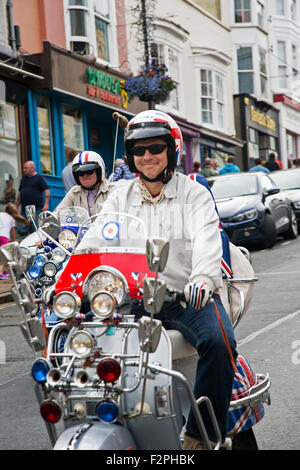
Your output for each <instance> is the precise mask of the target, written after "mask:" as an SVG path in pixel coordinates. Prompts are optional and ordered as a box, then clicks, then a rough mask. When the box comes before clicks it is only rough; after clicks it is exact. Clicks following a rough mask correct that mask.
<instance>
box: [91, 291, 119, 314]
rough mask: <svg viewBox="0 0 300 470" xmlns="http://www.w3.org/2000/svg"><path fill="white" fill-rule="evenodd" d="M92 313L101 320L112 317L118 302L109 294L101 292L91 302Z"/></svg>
mask: <svg viewBox="0 0 300 470" xmlns="http://www.w3.org/2000/svg"><path fill="white" fill-rule="evenodd" d="M91 308H92V312H93V313H94V314H95V315H96V316H97V317H99V318H102V320H103V319H105V318H108V317H110V316H111V315H112V314H113V312H114V310H115V308H116V301H115V299H114V297H113V295H111V294H110V293H108V292H99V294H96V295H95V296H94V297H93V299H92V301H91Z"/></svg>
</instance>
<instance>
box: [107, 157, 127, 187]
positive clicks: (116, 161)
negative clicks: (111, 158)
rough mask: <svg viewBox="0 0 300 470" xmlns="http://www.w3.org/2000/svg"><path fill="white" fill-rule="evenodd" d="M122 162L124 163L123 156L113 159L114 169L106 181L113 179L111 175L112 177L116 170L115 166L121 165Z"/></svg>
mask: <svg viewBox="0 0 300 470" xmlns="http://www.w3.org/2000/svg"><path fill="white" fill-rule="evenodd" d="M123 163H124V160H123V158H117V159H116V160H115V164H114V171H113V172H112V173H111V174H110V175H109V178H108V181H112V180H113V177H114V175H115V171H116V170H117V168H119V166H121V165H123Z"/></svg>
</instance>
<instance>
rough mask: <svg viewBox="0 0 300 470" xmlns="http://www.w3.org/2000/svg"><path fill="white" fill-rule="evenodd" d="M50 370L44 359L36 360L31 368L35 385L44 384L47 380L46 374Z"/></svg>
mask: <svg viewBox="0 0 300 470" xmlns="http://www.w3.org/2000/svg"><path fill="white" fill-rule="evenodd" d="M49 370H50V366H49V364H48V362H47V361H46V359H42V358H41V359H37V360H36V361H35V362H34V363H33V364H32V368H31V373H32V377H33V378H34V380H35V381H36V382H37V383H44V382H46V380H47V374H48V372H49Z"/></svg>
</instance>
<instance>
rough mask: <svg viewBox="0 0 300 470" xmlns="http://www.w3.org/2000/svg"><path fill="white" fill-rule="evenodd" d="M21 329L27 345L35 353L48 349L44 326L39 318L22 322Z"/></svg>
mask: <svg viewBox="0 0 300 470" xmlns="http://www.w3.org/2000/svg"><path fill="white" fill-rule="evenodd" d="M20 327H21V331H22V333H23V335H24V338H25V339H26V341H27V343H28V344H29V345H30V346H31V347H32V348H33V349H34V350H35V351H42V350H43V349H45V348H46V337H45V333H44V330H43V326H42V324H41V322H40V320H39V319H38V318H37V317H32V318H29V319H28V320H26V321H24V322H22V323H21V324H20Z"/></svg>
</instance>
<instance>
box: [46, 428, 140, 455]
mask: <svg viewBox="0 0 300 470" xmlns="http://www.w3.org/2000/svg"><path fill="white" fill-rule="evenodd" d="M54 450H136V445H135V442H134V439H133V437H132V435H131V433H130V432H129V431H128V430H127V429H126V428H124V427H123V426H121V425H119V424H110V423H107V424H106V423H101V422H97V423H93V424H88V423H85V424H80V425H76V426H72V427H70V428H68V429H66V430H65V431H64V432H63V433H62V434H61V435H60V436H59V438H58V440H57V441H56V443H55V446H54Z"/></svg>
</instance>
